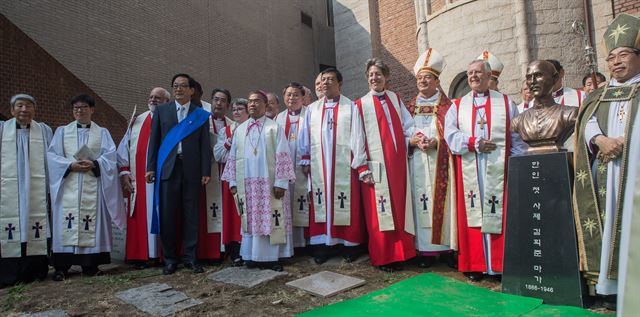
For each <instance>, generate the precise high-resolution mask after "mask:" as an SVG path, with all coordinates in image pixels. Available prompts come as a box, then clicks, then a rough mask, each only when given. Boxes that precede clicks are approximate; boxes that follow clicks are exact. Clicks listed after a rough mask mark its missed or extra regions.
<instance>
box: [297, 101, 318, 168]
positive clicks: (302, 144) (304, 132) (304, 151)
mask: <svg viewBox="0 0 640 317" xmlns="http://www.w3.org/2000/svg"><path fill="white" fill-rule="evenodd" d="M311 112H312V110H311V108H310V107H309V108H307V112H305V114H304V120H303V121H302V126H301V128H300V135H299V136H298V151H299V152H300V162H297V165H300V166H308V165H311V124H310V122H311ZM320 115H322V113H320ZM295 163H296V162H294V164H295Z"/></svg>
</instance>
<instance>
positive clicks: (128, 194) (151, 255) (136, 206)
mask: <svg viewBox="0 0 640 317" xmlns="http://www.w3.org/2000/svg"><path fill="white" fill-rule="evenodd" d="M170 98H171V94H169V92H168V91H167V90H166V89H164V88H161V87H156V88H153V89H152V90H151V92H150V93H149V97H148V98H147V107H148V108H149V109H148V110H147V111H145V112H143V113H142V114H140V115H138V116H137V117H136V118H135V119H134V120H132V122H131V123H130V125H129V128H128V129H127V133H126V134H125V135H124V137H123V138H122V141H120V145H118V168H119V170H120V184H121V186H122V192H123V194H124V196H125V199H126V201H127V202H128V204H127V207H128V208H127V237H126V252H125V260H127V261H131V262H133V263H134V264H135V265H136V266H137V267H140V268H145V267H147V264H148V261H149V260H152V259H158V258H159V257H160V253H159V245H158V243H157V242H158V241H157V239H158V237H157V236H156V235H155V234H152V233H151V231H150V229H151V215H152V213H151V212H152V210H153V185H152V184H147V182H146V181H145V179H144V175H145V170H146V166H147V150H148V146H149V135H150V134H151V119H152V118H153V112H154V111H155V109H156V107H157V106H158V105H159V104H163V103H167V102H169V99H170Z"/></svg>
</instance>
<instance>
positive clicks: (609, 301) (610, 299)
mask: <svg viewBox="0 0 640 317" xmlns="http://www.w3.org/2000/svg"><path fill="white" fill-rule="evenodd" d="M617 301H618V298H617V296H616V295H605V296H602V307H604V308H606V309H607V310H611V311H615V310H616V308H617Z"/></svg>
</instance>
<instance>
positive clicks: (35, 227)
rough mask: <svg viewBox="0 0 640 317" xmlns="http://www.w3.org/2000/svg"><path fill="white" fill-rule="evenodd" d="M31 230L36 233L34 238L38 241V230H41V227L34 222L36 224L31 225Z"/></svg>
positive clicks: (38, 223)
mask: <svg viewBox="0 0 640 317" xmlns="http://www.w3.org/2000/svg"><path fill="white" fill-rule="evenodd" d="M31 229H33V230H35V231H36V234H35V238H36V239H39V238H40V230H42V225H41V224H40V222H37V221H36V224H35V225H33V226H32V227H31Z"/></svg>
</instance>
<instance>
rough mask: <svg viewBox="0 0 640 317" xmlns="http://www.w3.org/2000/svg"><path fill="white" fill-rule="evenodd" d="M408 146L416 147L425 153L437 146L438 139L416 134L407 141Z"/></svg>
mask: <svg viewBox="0 0 640 317" xmlns="http://www.w3.org/2000/svg"><path fill="white" fill-rule="evenodd" d="M409 145H411V146H414V147H417V148H418V149H420V150H421V151H423V152H427V151H428V150H432V149H435V148H436V147H437V146H438V139H436V138H430V137H428V136H426V135H424V134H422V133H416V134H415V135H413V136H412V137H411V138H410V139H409Z"/></svg>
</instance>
